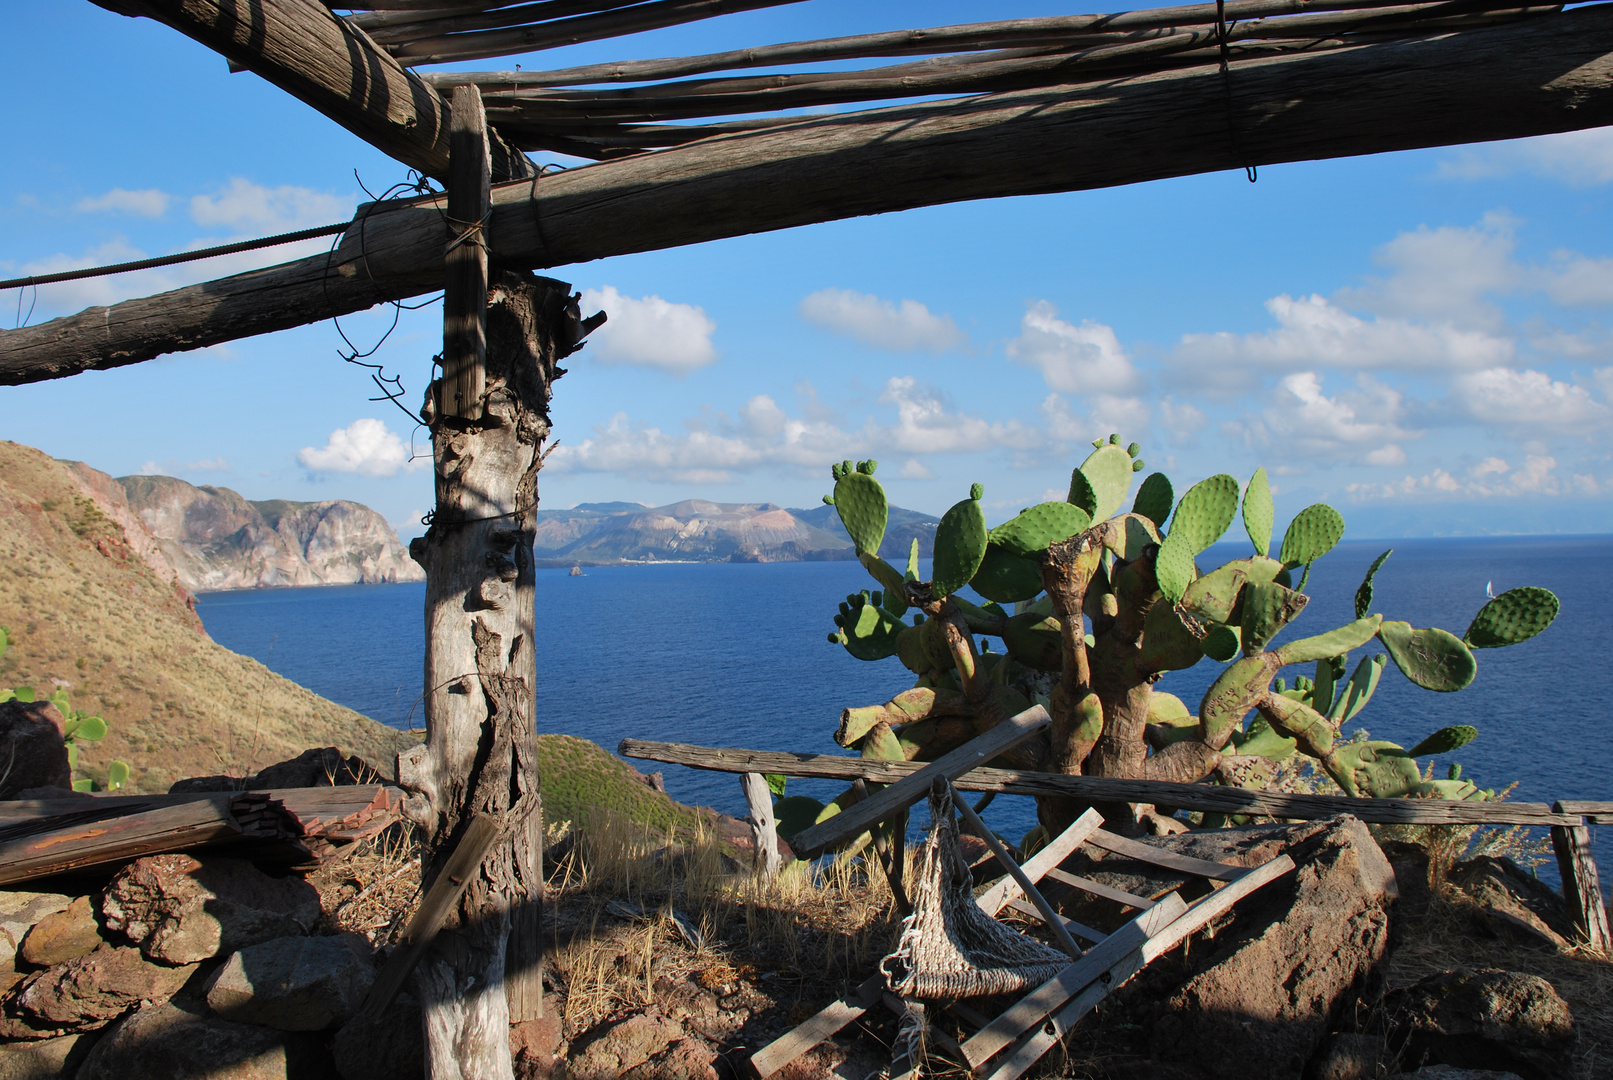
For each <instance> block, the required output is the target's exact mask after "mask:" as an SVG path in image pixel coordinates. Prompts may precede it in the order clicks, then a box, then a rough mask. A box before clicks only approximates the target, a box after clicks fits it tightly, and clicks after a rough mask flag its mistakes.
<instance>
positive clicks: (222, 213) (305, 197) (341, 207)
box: [190, 176, 354, 233]
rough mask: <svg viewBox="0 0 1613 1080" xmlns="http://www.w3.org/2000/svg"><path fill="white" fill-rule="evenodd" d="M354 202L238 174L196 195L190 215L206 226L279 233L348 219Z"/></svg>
mask: <svg viewBox="0 0 1613 1080" xmlns="http://www.w3.org/2000/svg"><path fill="white" fill-rule="evenodd" d="M353 205H354V200H353V198H352V197H351V196H346V195H332V194H330V193H328V192H323V191H314V190H313V189H312V188H305V187H295V186H293V185H291V184H282V185H281V186H279V187H274V188H271V187H265V186H263V185H262V184H255V183H253V182H252V181H250V180H247V179H245V178H243V177H239V176H237V177H234V178H233V179H231V180H230V182H229V185H228V186H227V187H225V188H224V190H223V191H220V192H219V193H218V194H216V195H197V196H195V197H193V198H192V199H191V200H190V216H191V220H193V221H195V222H196V224H198V225H203V226H215V225H221V226H225V227H227V228H231V229H235V230H238V231H241V232H248V231H250V232H261V233H280V232H291V231H293V230H296V229H307V228H311V227H313V226H315V225H329V224H330V223H332V222H335V221H345V220H347V219H348V218H351V217H352V216H353Z"/></svg>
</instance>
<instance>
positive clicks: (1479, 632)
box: [1462, 586, 1559, 649]
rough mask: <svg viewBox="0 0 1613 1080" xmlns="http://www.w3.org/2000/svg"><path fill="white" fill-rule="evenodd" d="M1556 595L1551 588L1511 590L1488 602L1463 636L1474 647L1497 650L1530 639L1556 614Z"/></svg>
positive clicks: (1530, 587)
mask: <svg viewBox="0 0 1613 1080" xmlns="http://www.w3.org/2000/svg"><path fill="white" fill-rule="evenodd" d="M1558 607H1559V604H1558V601H1557V596H1556V594H1555V593H1553V592H1552V591H1551V590H1550V589H1538V588H1535V587H1533V586H1525V587H1524V588H1521V589H1508V590H1507V591H1506V592H1504V593H1502V594H1501V595H1500V596H1498V597H1496V598H1495V599H1494V600H1491V601H1490V602H1489V603H1488V604H1485V605H1484V607H1483V608H1481V609H1480V610H1479V613H1478V614H1477V615H1476V616H1474V618H1473V623H1472V625H1471V626H1469V627H1468V628H1467V633H1465V634H1463V635H1462V640H1463V641H1466V642H1467V643H1468V644H1469V645H1471V646H1472V647H1473V648H1475V649H1498V648H1501V647H1502V646H1504V645H1516V644H1517V643H1518V642H1520V641H1528V640H1529V639H1530V638H1532V637H1534V636H1535V635H1536V634H1538V633H1540V632H1541V631H1542V630H1544V629H1545V628H1546V627H1548V626H1550V625H1551V621H1552V620H1553V619H1555V618H1556V617H1557V609H1558Z"/></svg>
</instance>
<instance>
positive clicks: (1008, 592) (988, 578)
mask: <svg viewBox="0 0 1613 1080" xmlns="http://www.w3.org/2000/svg"><path fill="white" fill-rule="evenodd" d="M1072 509H1073V507H1072ZM969 585H970V587H972V588H973V589H974V591H975V592H977V593H979V594H980V595H981V596H984V597H985V598H986V599H987V600H995V601H997V602H998V603H1000V604H1012V603H1015V602H1016V601H1019V600H1029V599H1031V598H1032V597H1034V596H1035V595H1036V594H1037V593H1039V592H1041V591H1042V572H1041V570H1039V569H1038V568H1037V564H1036V562H1035V561H1034V560H1032V559H1022V558H1020V557H1019V556H1017V555H1010V554H1009V553H1008V552H1007V551H1005V550H1004V549H1003V548H1002V547H1001V546H999V545H997V544H994V543H988V544H987V545H986V555H985V558H983V559H981V560H980V569H979V570H976V571H975V576H974V577H972V578H970V579H969Z"/></svg>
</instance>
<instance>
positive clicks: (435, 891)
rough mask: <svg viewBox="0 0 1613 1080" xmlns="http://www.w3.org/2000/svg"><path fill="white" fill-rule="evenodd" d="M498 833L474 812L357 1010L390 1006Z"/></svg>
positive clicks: (374, 1014) (375, 1012) (490, 820)
mask: <svg viewBox="0 0 1613 1080" xmlns="http://www.w3.org/2000/svg"><path fill="white" fill-rule="evenodd" d="M502 835H503V828H502V827H501V826H500V824H499V822H498V819H496V818H494V817H492V816H490V815H488V814H477V815H476V816H475V817H474V818H472V819H471V822H470V824H469V825H467V826H466V827H465V833H464V835H463V836H461V837H460V838H459V845H458V846H457V847H455V848H454V852H453V854H452V855H450V856H448V861H447V863H445V864H444V865H443V868H442V873H440V874H438V875H437V880H436V881H433V882H432V883H431V888H429V889H427V890H426V895H425V896H424V897H423V898H422V899H421V901H420V906H419V907H418V908H416V909H415V913H414V918H412V919H410V920H409V926H408V929H406V930H405V931H404V932H403V938H402V944H400V945H399V947H398V948H396V949H394V950H393V952H392V955H391V956H389V957H387V961H386V965H385V966H384V967H382V968H381V972H380V974H379V975H377V976H376V977H375V982H374V983H373V984H372V985H371V986H370V992H369V994H368V995H367V996H366V997H365V999H364V1007H363V1008H362V1009H361V1010H360V1011H361V1012H363V1013H364V1014H365V1015H367V1016H369V1017H370V1018H371V1019H376V1018H379V1017H380V1015H381V1014H382V1013H384V1012H386V1010H387V1009H388V1008H390V1007H391V1005H392V1002H393V1001H394V1000H395V999H396V998H397V996H398V994H399V993H400V992H401V991H402V990H403V984H404V983H405V982H406V981H408V978H409V974H410V972H412V971H414V969H415V965H416V964H418V963H420V961H421V959H422V958H424V956H425V955H426V950H427V949H428V948H430V946H431V943H432V941H433V940H435V938H436V937H437V933H438V931H440V930H441V929H442V924H443V922H444V921H445V920H446V919H447V918H448V916H449V914H450V913H451V912H452V911H453V910H454V906H455V905H456V904H458V903H459V898H460V897H461V896H463V895H464V894H465V889H466V887H467V886H468V885H470V883H471V879H472V878H473V877H474V876H475V874H476V873H477V871H478V870H479V869H480V868H481V865H482V860H483V859H485V858H487V855H488V852H490V851H492V850H493V846H494V845H495V844H497V843H498V842H499V838H500V837H501V836H502Z"/></svg>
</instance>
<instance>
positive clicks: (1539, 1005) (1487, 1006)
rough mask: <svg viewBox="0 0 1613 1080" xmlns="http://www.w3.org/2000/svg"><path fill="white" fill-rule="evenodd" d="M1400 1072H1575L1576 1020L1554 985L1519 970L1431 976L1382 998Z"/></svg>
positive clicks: (1534, 1079)
mask: <svg viewBox="0 0 1613 1080" xmlns="http://www.w3.org/2000/svg"><path fill="white" fill-rule="evenodd" d="M1384 1015H1385V1016H1387V1017H1388V1020H1389V1024H1390V1043H1391V1044H1392V1045H1394V1046H1397V1047H1399V1048H1400V1062H1401V1067H1402V1068H1406V1069H1410V1068H1416V1067H1418V1066H1422V1065H1431V1064H1434V1065H1454V1066H1457V1067H1460V1068H1467V1069H1500V1070H1504V1071H1510V1072H1515V1073H1517V1074H1518V1075H1519V1076H1521V1077H1523V1078H1524V1080H1561V1078H1562V1077H1566V1076H1571V1075H1572V1074H1573V1071H1574V1065H1573V1051H1574V1043H1575V1041H1576V1033H1575V1030H1574V1017H1573V1014H1572V1013H1571V1012H1570V1011H1569V1008H1568V1003H1567V1002H1565V1001H1563V999H1562V998H1561V997H1560V996H1559V995H1558V993H1557V991H1556V989H1555V988H1553V987H1552V985H1551V983H1549V982H1547V981H1546V980H1545V979H1542V978H1540V977H1539V976H1536V975H1525V974H1523V973H1522V972H1517V971H1499V970H1493V969H1491V970H1484V971H1469V970H1466V969H1457V970H1455V971H1445V972H1440V973H1439V974H1436V975H1430V976H1428V977H1427V978H1424V979H1422V980H1420V981H1418V982H1416V983H1413V984H1412V985H1411V986H1407V987H1403V988H1401V989H1399V990H1396V991H1394V992H1393V993H1391V994H1390V995H1389V996H1388V997H1387V998H1385V999H1384Z"/></svg>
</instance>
